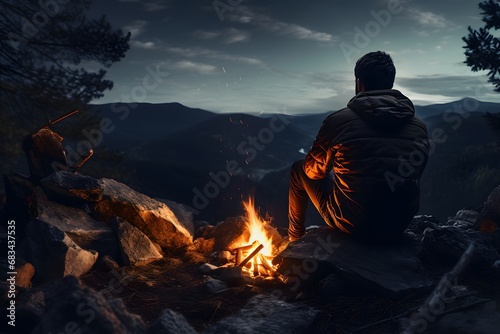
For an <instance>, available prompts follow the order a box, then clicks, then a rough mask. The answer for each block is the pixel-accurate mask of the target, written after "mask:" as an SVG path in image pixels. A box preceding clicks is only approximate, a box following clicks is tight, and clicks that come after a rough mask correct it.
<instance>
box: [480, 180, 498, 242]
mask: <svg viewBox="0 0 500 334" xmlns="http://www.w3.org/2000/svg"><path fill="white" fill-rule="evenodd" d="M497 228H500V186H498V187H496V188H495V189H493V191H492V192H491V193H490V195H489V196H488V198H487V199H486V202H485V203H484V205H483V209H482V210H481V216H480V218H479V219H478V220H477V223H476V229H478V230H481V231H483V232H485V233H492V232H493V231H494V230H496V229H497Z"/></svg>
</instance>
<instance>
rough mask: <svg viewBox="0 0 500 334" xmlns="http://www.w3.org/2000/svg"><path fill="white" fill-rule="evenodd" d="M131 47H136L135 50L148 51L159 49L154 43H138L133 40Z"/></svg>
mask: <svg viewBox="0 0 500 334" xmlns="http://www.w3.org/2000/svg"><path fill="white" fill-rule="evenodd" d="M130 45H131V46H132V47H135V48H139V49H148V50H152V49H157V48H158V47H157V46H156V44H155V43H154V42H141V41H136V40H131V41H130Z"/></svg>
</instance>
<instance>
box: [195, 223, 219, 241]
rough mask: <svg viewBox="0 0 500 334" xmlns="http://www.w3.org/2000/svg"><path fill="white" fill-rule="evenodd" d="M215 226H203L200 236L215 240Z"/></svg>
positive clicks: (200, 229)
mask: <svg viewBox="0 0 500 334" xmlns="http://www.w3.org/2000/svg"><path fill="white" fill-rule="evenodd" d="M215 230H216V228H215V226H212V225H207V226H201V227H200V228H199V229H198V234H199V237H200V238H204V239H213V238H215Z"/></svg>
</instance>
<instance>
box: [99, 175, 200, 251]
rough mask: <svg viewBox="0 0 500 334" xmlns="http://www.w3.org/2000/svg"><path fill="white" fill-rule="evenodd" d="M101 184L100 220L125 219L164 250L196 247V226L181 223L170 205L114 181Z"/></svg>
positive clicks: (100, 181) (104, 181)
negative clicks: (194, 237) (194, 241)
mask: <svg viewBox="0 0 500 334" xmlns="http://www.w3.org/2000/svg"><path fill="white" fill-rule="evenodd" d="M99 183H100V185H101V187H102V189H103V196H102V200H100V201H99V202H96V203H95V206H94V210H95V212H96V214H97V216H98V217H99V219H101V220H104V221H108V222H109V221H110V220H111V219H112V218H113V217H115V216H118V217H121V218H123V219H124V220H126V221H127V222H129V223H130V224H132V225H134V226H135V227H137V228H138V229H139V230H141V231H142V232H143V233H144V234H146V235H147V236H148V237H149V238H150V239H151V240H152V241H154V242H156V243H157V244H159V245H160V246H162V247H164V248H178V247H182V246H187V245H190V244H192V242H193V234H194V227H193V225H192V224H190V223H189V222H185V221H182V220H180V219H179V218H178V217H177V216H176V215H175V214H174V212H173V211H172V210H171V209H170V208H169V207H168V206H167V205H166V204H164V203H161V202H159V201H157V200H155V199H152V198H151V197H148V196H146V195H143V194H141V193H139V192H137V191H135V190H133V189H131V188H129V187H127V186H126V185H124V184H123V183H120V182H117V181H115V180H112V179H100V180H99Z"/></svg>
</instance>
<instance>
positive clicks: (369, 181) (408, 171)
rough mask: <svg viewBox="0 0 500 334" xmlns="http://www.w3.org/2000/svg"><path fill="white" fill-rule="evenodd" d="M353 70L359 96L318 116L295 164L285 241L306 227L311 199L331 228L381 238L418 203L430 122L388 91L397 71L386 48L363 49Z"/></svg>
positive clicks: (397, 231) (395, 231) (390, 235)
mask: <svg viewBox="0 0 500 334" xmlns="http://www.w3.org/2000/svg"><path fill="white" fill-rule="evenodd" d="M354 75H355V78H356V96H355V97H353V98H352V99H351V100H350V101H349V103H348V104H347V108H344V109H341V110H339V111H336V112H333V113H331V114H330V115H329V116H328V117H327V118H326V119H325V120H324V121H323V124H322V126H321V128H320V130H319V132H318V134H317V136H316V139H315V140H314V143H313V145H312V147H311V148H310V150H309V152H308V154H307V156H306V158H305V160H300V161H297V162H295V163H294V164H293V166H292V170H291V180H290V190H289V207H288V219H289V228H288V235H289V239H290V241H294V240H297V239H298V238H300V237H301V236H302V235H304V233H305V226H304V224H305V217H306V209H307V204H308V201H309V199H310V200H311V201H312V203H313V204H314V205H315V207H316V209H317V210H318V211H319V213H320V214H321V216H322V217H323V219H324V220H325V222H326V223H327V224H328V225H329V226H331V227H333V228H338V229H340V230H341V231H343V232H345V233H347V234H352V235H353V236H355V237H360V238H363V239H368V240H373V241H383V242H386V241H392V240H395V239H397V237H398V236H400V235H401V234H402V232H403V231H404V230H405V228H406V227H407V226H408V224H409V223H410V222H411V220H412V218H413V216H414V215H415V214H416V213H417V210H418V208H419V202H420V187H419V180H420V176H421V175H422V172H423V170H424V168H425V165H426V164H427V159H428V154H429V139H428V134H427V128H426V126H425V124H424V123H423V122H422V121H421V120H420V119H418V118H417V117H415V109H414V106H413V103H412V102H411V101H410V100H409V99H408V98H407V97H406V96H404V95H403V94H402V93H401V92H399V91H397V90H394V89H392V87H393V84H394V78H395V75H396V69H395V67H394V63H393V61H392V59H391V57H390V56H389V55H388V54H387V53H385V52H381V51H377V52H370V53H368V54H366V55H364V56H363V57H361V58H360V59H359V60H358V61H357V62H356V66H355V69H354ZM332 172H333V173H332Z"/></svg>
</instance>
